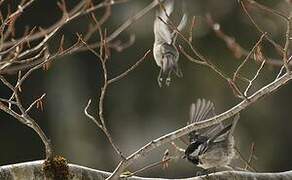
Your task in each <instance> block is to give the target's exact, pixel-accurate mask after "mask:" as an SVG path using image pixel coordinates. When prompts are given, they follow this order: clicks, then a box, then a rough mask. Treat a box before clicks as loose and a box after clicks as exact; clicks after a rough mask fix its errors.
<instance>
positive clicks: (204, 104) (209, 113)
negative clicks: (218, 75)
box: [188, 99, 224, 141]
mask: <svg viewBox="0 0 292 180" xmlns="http://www.w3.org/2000/svg"><path fill="white" fill-rule="evenodd" d="M215 115H216V114H215V106H214V103H213V102H211V101H209V100H205V99H198V100H197V101H196V103H193V104H192V105H191V109H190V120H189V122H188V124H191V123H197V122H200V121H204V120H206V119H209V118H211V117H214V116H215ZM223 128H224V126H223V124H222V123H219V124H217V125H215V126H212V127H210V128H207V129H203V130H200V131H193V132H191V133H190V134H189V136H190V141H193V140H196V139H197V138H198V135H200V136H204V137H207V138H210V137H212V136H213V135H214V134H217V133H219V132H220V131H221V130H222V129H223Z"/></svg>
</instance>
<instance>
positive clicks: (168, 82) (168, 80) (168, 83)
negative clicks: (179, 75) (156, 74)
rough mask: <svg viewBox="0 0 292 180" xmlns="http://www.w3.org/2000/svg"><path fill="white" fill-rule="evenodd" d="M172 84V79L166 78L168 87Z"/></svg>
mask: <svg viewBox="0 0 292 180" xmlns="http://www.w3.org/2000/svg"><path fill="white" fill-rule="evenodd" d="M170 82H171V78H170V77H168V78H166V81H165V84H166V86H169V85H170Z"/></svg>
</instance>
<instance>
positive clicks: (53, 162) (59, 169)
mask: <svg viewBox="0 0 292 180" xmlns="http://www.w3.org/2000/svg"><path fill="white" fill-rule="evenodd" d="M43 171H44V173H45V176H46V177H48V178H52V179H54V180H67V179H69V166H68V162H67V160H66V159H65V158H64V157H62V156H55V157H54V158H53V159H50V160H46V161H45V162H44V165H43Z"/></svg>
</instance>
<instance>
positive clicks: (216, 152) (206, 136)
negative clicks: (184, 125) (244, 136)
mask: <svg viewBox="0 0 292 180" xmlns="http://www.w3.org/2000/svg"><path fill="white" fill-rule="evenodd" d="M214 116H215V107H214V104H213V103H212V102H211V101H207V100H205V99H198V100H197V102H196V103H195V104H192V105H191V110H190V121H189V122H188V123H195V122H200V121H204V120H206V119H209V118H211V117H214ZM238 119H239V115H238V114H237V115H235V118H234V119H233V121H232V123H231V124H229V125H227V126H224V125H223V123H219V124H217V125H215V126H212V127H210V128H207V129H202V130H199V131H193V132H191V133H189V139H190V145H189V146H188V147H187V149H186V150H185V157H186V158H187V159H188V160H189V161H190V162H192V163H193V164H195V165H197V166H199V167H202V168H204V169H209V168H218V167H228V165H229V164H230V161H231V160H232V159H233V158H234V154H235V151H234V137H233V132H234V129H235V126H236V124H237V122H238Z"/></svg>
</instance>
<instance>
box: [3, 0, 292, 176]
mask: <svg viewBox="0 0 292 180" xmlns="http://www.w3.org/2000/svg"><path fill="white" fill-rule="evenodd" d="M150 2H151V1H150V0H131V1H129V3H126V4H121V5H116V6H114V7H113V11H112V17H111V18H110V20H109V21H108V22H107V23H106V24H105V25H104V26H103V28H106V29H107V31H108V33H111V32H113V31H114V30H115V29H116V28H117V27H119V26H120V25H121V24H122V23H123V22H124V21H125V20H126V19H128V17H130V16H132V15H134V14H135V13H136V12H138V11H139V10H141V9H142V8H143V7H145V6H146V5H147V4H148V3H150ZM259 2H261V3H264V4H265V5H268V6H270V7H273V8H275V9H278V10H280V11H283V12H286V13H287V12H288V10H289V8H290V10H291V6H290V7H289V6H288V5H287V4H286V3H285V1H280V0H279V1H272V0H270V1H259ZM13 3H14V5H15V4H17V1H12V4H13ZM70 3H71V4H70ZM70 3H69V4H68V6H69V7H73V5H74V4H75V3H77V1H70ZM187 3H188V8H189V12H190V14H191V15H195V16H197V19H196V26H195V29H194V32H193V36H194V37H193V44H194V46H195V47H196V48H197V49H198V50H200V52H201V53H202V54H204V55H205V56H206V57H208V58H209V59H210V60H212V62H213V63H214V64H216V65H218V67H219V68H221V69H222V70H224V72H226V74H228V75H229V76H231V75H232V72H234V71H235V68H236V67H237V66H238V65H239V64H240V62H241V60H242V59H241V60H238V59H236V58H235V57H234V56H233V55H232V53H231V52H230V51H229V50H228V49H227V48H226V45H225V43H224V42H223V41H222V40H220V39H218V38H217V37H216V36H215V34H214V33H213V32H212V30H211V29H209V27H208V26H207V24H206V22H205V19H204V17H205V14H206V13H207V12H209V13H211V14H212V16H213V18H214V19H215V20H216V21H217V22H219V23H220V24H221V28H222V29H223V30H224V32H225V33H226V34H228V35H230V36H231V37H234V38H236V40H237V42H239V43H240V44H241V45H242V46H243V47H244V48H246V49H251V48H252V46H253V44H254V43H255V42H256V41H257V39H258V38H259V36H260V34H259V33H258V32H257V31H256V29H255V28H254V27H253V26H252V25H251V24H250V22H249V20H248V18H247V17H246V16H245V15H244V14H243V12H242V9H241V8H240V7H239V5H238V4H237V1H235V0H208V1H191V0H190V1H188V2H187ZM1 11H2V13H4V12H5V8H3V7H2V9H1ZM251 11H252V13H251V14H252V15H253V16H254V17H255V19H256V20H257V22H258V24H259V25H261V27H262V28H263V29H264V30H265V31H267V32H269V33H270V35H271V37H272V38H273V39H274V40H275V41H277V42H279V43H281V44H283V42H284V33H285V23H284V22H283V21H282V20H281V19H279V18H277V17H275V16H272V15H270V14H267V13H266V12H263V11H260V10H258V9H256V8H252V9H251ZM102 12H103V11H102V10H100V11H98V12H97V14H96V16H97V18H98V17H100V14H102ZM60 16H61V13H60V11H59V10H58V8H57V6H56V1H36V2H35V3H34V4H33V5H32V6H31V7H30V8H29V9H27V11H25V13H24V14H23V17H21V18H20V19H19V20H18V21H17V26H16V27H17V28H16V29H17V33H18V34H21V32H22V31H23V30H24V27H25V26H26V25H29V26H31V27H32V26H41V27H43V28H45V27H48V26H49V25H51V24H53V23H54V22H55V21H56V20H58V19H59V18H60ZM153 18H154V10H152V11H151V12H149V13H148V14H147V15H146V16H144V17H143V18H141V19H139V20H138V21H137V22H136V23H134V24H133V25H131V26H130V28H128V29H127V30H126V31H124V32H123V33H122V34H121V35H120V36H119V37H118V39H120V40H124V41H126V40H127V39H128V38H129V36H130V35H131V34H135V36H136V42H135V44H134V45H133V46H132V47H130V48H129V49H126V50H125V51H123V52H121V53H117V52H115V51H113V52H112V56H111V58H110V59H109V60H108V61H109V62H108V66H107V67H108V69H109V73H110V77H114V76H116V75H118V74H120V73H121V72H123V71H124V70H126V69H127V68H128V67H129V66H130V65H132V64H134V63H135V62H136V61H137V60H138V59H140V58H141V57H142V56H143V55H144V53H145V52H146V51H147V50H148V49H152V44H153V38H154V36H153V31H152V26H153ZM88 19H89V18H88V17H83V18H79V19H77V20H74V21H72V22H71V23H70V24H69V25H66V26H65V27H64V28H63V29H62V30H61V31H60V32H59V34H58V35H57V36H56V37H55V38H54V39H53V40H51V41H50V44H51V45H52V47H56V46H57V45H58V44H57V42H59V40H60V37H61V34H65V42H66V44H67V45H70V44H72V43H73V42H74V41H75V40H76V36H75V33H76V32H82V31H84V30H85V29H86V27H87V25H88ZM96 40H98V36H96V37H95V39H92V41H96ZM185 47H186V46H185ZM52 49H53V48H52ZM263 52H264V54H265V55H266V56H270V57H274V58H279V56H278V55H277V53H276V52H275V50H274V49H273V48H272V47H271V45H270V44H269V43H267V42H264V43H263ZM180 65H181V67H182V71H183V74H184V77H183V78H181V79H177V78H176V77H173V81H172V83H171V86H170V87H168V88H159V87H158V84H157V81H156V77H157V75H158V72H159V68H158V67H157V66H156V64H155V62H154V60H153V57H152V54H151V55H149V56H148V57H147V59H146V60H145V61H144V63H143V64H142V65H140V66H139V67H138V68H137V69H136V70H135V71H133V72H132V73H131V74H129V76H127V77H126V78H124V79H123V80H121V81H119V82H118V83H115V84H113V85H112V86H110V87H109V89H108V93H107V95H106V99H105V118H106V123H107V125H108V129H109V130H110V132H111V134H112V136H113V138H114V140H115V142H116V143H117V145H118V146H119V147H120V149H121V150H122V151H123V152H124V153H125V154H127V155H129V154H131V153H133V152H134V151H136V150H137V149H139V148H140V147H141V146H143V145H144V144H146V143H147V142H149V141H151V140H153V139H154V138H157V137H160V136H161V135H164V134H166V133H169V132H172V131H174V130H176V129H178V128H181V127H183V126H184V125H185V124H186V122H187V120H188V116H189V105H190V104H191V103H192V102H194V101H195V100H196V99H197V98H202V97H204V98H206V99H210V100H212V101H214V102H215V104H216V107H217V113H220V112H223V111H225V110H227V109H229V108H230V107H232V106H234V105H236V104H237V103H238V102H240V100H239V99H237V98H235V97H234V96H233V94H232V90H231V89H230V88H229V86H228V84H227V83H226V82H225V81H224V80H223V79H221V78H220V77H219V76H217V75H216V74H215V73H214V72H212V71H210V70H209V69H207V68H206V67H202V66H200V65H197V64H194V63H191V62H190V61H188V60H187V59H186V58H185V57H183V55H181V56H180ZM257 67H258V64H256V63H254V62H252V60H251V61H249V63H248V65H247V66H246V67H245V68H244V71H243V72H244V75H245V76H246V77H252V76H253V75H254V73H255V70H256V68H257ZM278 70H279V68H275V67H271V66H266V67H265V69H264V71H263V73H262V74H261V76H260V77H259V79H258V81H257V82H256V83H255V86H254V88H252V90H251V91H252V92H254V91H255V90H257V89H258V88H259V87H261V86H263V85H264V84H267V83H269V82H271V81H272V80H273V78H275V76H276V75H277V72H278ZM10 76H11V78H13V77H14V76H13V75H10ZM101 83H102V71H101V66H100V63H99V61H98V59H97V57H95V56H94V55H93V54H92V53H90V52H81V53H77V54H74V55H70V56H66V57H64V58H61V59H57V60H56V61H55V62H54V64H53V66H52V67H51V68H50V69H49V70H48V71H43V70H38V71H36V72H35V73H33V75H32V76H31V77H30V78H29V79H28V80H27V81H26V82H25V83H24V86H23V87H22V90H23V94H22V99H23V102H24V104H27V105H28V104H30V102H32V101H33V99H35V98H37V97H39V96H40V95H41V94H42V93H46V94H47V96H46V99H45V102H44V106H45V109H44V111H43V112H40V111H39V110H34V111H33V112H32V116H33V117H34V118H35V119H36V121H37V122H38V123H39V124H40V126H41V127H42V128H43V129H44V131H45V132H46V134H47V135H48V137H50V138H51V140H52V143H53V145H54V148H55V151H56V153H57V154H60V155H62V156H64V157H66V158H67V159H68V161H69V162H71V163H76V164H79V165H84V166H88V167H91V168H96V169H100V170H106V171H112V170H113V169H114V168H115V167H116V165H117V163H118V161H119V159H118V156H117V155H116V154H115V153H114V151H113V149H112V148H111V146H110V144H109V143H108V141H107V140H106V138H105V136H104V134H103V133H102V132H101V130H100V129H98V128H97V127H96V126H95V124H94V123H93V122H91V121H90V120H89V119H88V118H86V117H85V115H84V113H83V109H84V107H85V106H86V104H87V101H88V100H89V99H90V98H92V99H93V106H92V108H91V109H90V111H91V112H92V113H96V111H97V107H96V104H97V98H98V97H99V92H100V87H101ZM0 88H1V89H0V92H1V96H4V97H5V96H7V93H8V91H7V89H5V88H4V87H3V86H0ZM242 88H243V86H242ZM291 90H292V86H291V84H288V85H286V86H284V87H283V88H281V89H280V90H278V91H277V92H276V93H274V94H272V95H270V96H267V97H266V98H264V99H262V100H260V101H259V102H257V103H256V104H254V105H252V106H250V107H249V108H248V109H246V110H245V111H244V112H242V113H241V119H240V121H239V124H238V126H237V130H236V133H235V138H236V141H237V142H236V144H237V146H238V147H239V149H240V151H241V153H242V154H243V155H244V156H245V157H246V158H247V157H248V155H249V152H250V150H249V149H250V145H251V143H255V152H254V154H255V156H256V157H257V159H256V160H254V161H253V163H252V164H253V166H254V167H255V168H256V169H257V170H258V171H261V172H262V171H284V170H290V169H291V166H292V157H291V156H290V152H291V151H292V145H291V137H292V131H291V129H290V128H291V126H292V119H291V112H290V110H291ZM0 141H1V145H0V147H1V148H0V165H5V164H11V163H17V162H24V161H30V160H36V159H43V158H44V147H43V144H42V143H41V141H40V139H39V137H38V136H37V135H36V134H35V133H34V131H32V130H31V129H29V128H28V127H26V126H24V125H22V124H21V123H19V122H18V121H17V120H15V119H13V118H11V117H9V116H8V115H6V114H5V113H3V112H2V113H1V115H0ZM167 148H169V149H170V150H172V149H171V148H170V146H163V147H161V148H159V149H158V150H156V151H154V152H153V153H151V154H150V156H147V157H146V158H145V159H142V160H139V162H137V163H135V164H134V165H133V166H131V167H132V168H130V169H129V170H130V171H134V170H137V168H139V167H143V166H144V165H145V163H150V162H155V161H158V160H160V159H161V157H162V154H163V152H164V151H165V149H167ZM235 165H236V166H240V164H238V161H237V162H236V163H235ZM241 165H242V164H241ZM194 174H195V171H194V166H193V165H192V164H190V163H188V162H186V161H185V160H178V161H176V162H173V163H171V164H170V168H169V169H166V170H162V169H161V167H156V168H154V169H151V170H147V171H145V172H143V173H141V174H139V175H141V176H149V177H157V176H160V177H187V176H192V175H194Z"/></svg>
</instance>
